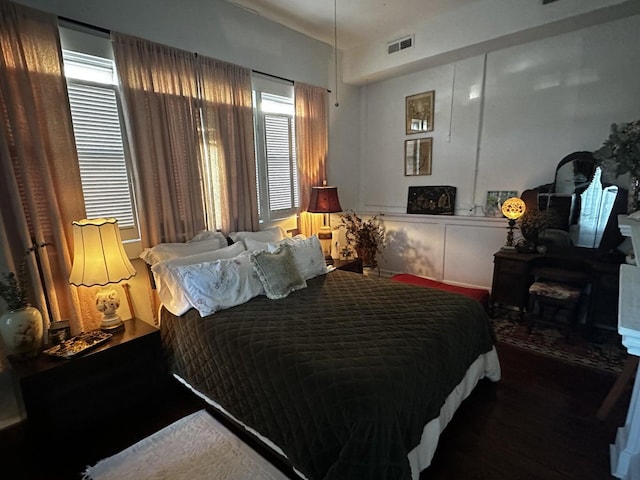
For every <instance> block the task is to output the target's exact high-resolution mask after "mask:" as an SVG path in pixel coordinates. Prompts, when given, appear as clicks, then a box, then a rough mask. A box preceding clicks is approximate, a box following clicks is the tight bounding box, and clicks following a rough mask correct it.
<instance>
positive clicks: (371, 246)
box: [340, 210, 385, 268]
mask: <svg viewBox="0 0 640 480" xmlns="http://www.w3.org/2000/svg"><path fill="white" fill-rule="evenodd" d="M340 219H341V222H340V227H344V228H345V237H346V239H347V243H348V244H349V246H352V247H353V249H354V250H355V251H356V253H357V255H358V258H361V259H362V265H363V266H365V267H370V268H376V267H377V266H378V262H377V261H376V255H377V254H378V252H380V253H381V252H382V248H383V247H384V236H385V231H384V226H382V225H381V223H380V221H379V220H378V216H377V215H375V216H373V217H370V218H369V219H367V220H363V219H362V218H361V217H359V216H358V215H357V214H356V213H355V212H354V211H353V210H347V211H346V212H345V213H343V214H341V215H340Z"/></svg>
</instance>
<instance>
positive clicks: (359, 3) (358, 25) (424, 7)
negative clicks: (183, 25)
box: [227, 0, 481, 50]
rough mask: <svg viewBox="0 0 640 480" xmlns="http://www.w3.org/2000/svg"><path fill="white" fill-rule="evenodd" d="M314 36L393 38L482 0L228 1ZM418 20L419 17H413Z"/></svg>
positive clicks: (349, 40) (341, 42) (346, 43)
mask: <svg viewBox="0 0 640 480" xmlns="http://www.w3.org/2000/svg"><path fill="white" fill-rule="evenodd" d="M227 1H228V2H229V3H231V4H233V5H236V6H238V7H241V8H244V9H247V10H249V11H251V12H253V13H256V14H258V15H261V16H263V17H265V18H267V19H269V20H272V21H274V22H277V23H280V24H282V25H285V26H287V27H289V28H291V29H292V30H296V31H298V32H301V33H304V34H305V35H308V36H310V37H312V38H315V39H317V40H320V41H322V42H325V43H328V44H329V45H333V44H334V2H335V4H336V7H337V15H336V17H335V18H336V19H337V37H338V47H339V48H340V49H341V50H348V49H350V48H352V47H356V46H359V45H362V44H365V43H368V42H371V41H372V40H375V39H377V40H380V39H383V40H385V42H388V41H393V40H396V39H397V38H399V37H400V36H403V35H406V34H410V33H412V31H413V29H412V27H413V25H414V24H417V23H419V22H422V21H424V20H425V17H426V16H432V17H433V16H440V15H444V14H446V13H448V12H451V11H453V10H455V9H457V8H460V7H462V6H465V5H470V4H473V3H476V2H478V1H481V0H341V1H338V0H227ZM412 19H415V20H412Z"/></svg>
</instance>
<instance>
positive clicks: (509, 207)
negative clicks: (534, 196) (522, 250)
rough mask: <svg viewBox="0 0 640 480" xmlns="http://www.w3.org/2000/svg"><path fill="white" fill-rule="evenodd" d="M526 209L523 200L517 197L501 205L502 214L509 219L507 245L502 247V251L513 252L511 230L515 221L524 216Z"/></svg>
mask: <svg viewBox="0 0 640 480" xmlns="http://www.w3.org/2000/svg"><path fill="white" fill-rule="evenodd" d="M526 209H527V206H526V204H525V203H524V200H522V199H521V198H518V197H511V198H509V199H507V200H505V201H504V203H503V204H502V208H501V211H502V214H503V215H504V216H505V217H507V218H508V219H509V227H507V228H508V229H509V231H508V232H507V243H506V244H505V245H504V246H503V247H502V251H515V249H516V247H515V245H514V244H513V229H514V228H515V226H516V220H517V219H519V218H520V217H521V216H522V215H524V212H525V210H526Z"/></svg>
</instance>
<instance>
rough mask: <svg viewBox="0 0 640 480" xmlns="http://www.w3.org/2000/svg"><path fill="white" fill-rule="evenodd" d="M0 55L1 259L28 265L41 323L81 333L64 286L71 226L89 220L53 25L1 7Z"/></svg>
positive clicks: (40, 16) (70, 291) (73, 293)
mask: <svg viewBox="0 0 640 480" xmlns="http://www.w3.org/2000/svg"><path fill="white" fill-rule="evenodd" d="M0 47H1V49H0V50H1V53H0V107H1V109H2V117H3V118H2V120H3V122H2V129H3V131H2V135H0V188H1V191H2V200H1V201H0V209H1V215H0V217H1V218H2V220H3V227H4V229H5V235H3V236H1V237H0V242H2V244H1V245H0V247H2V248H0V250H1V251H2V253H1V254H2V255H4V256H5V258H4V259H3V260H4V264H5V265H7V266H8V267H9V268H11V269H12V270H13V271H14V272H15V271H16V269H17V268H19V267H20V265H21V263H22V261H23V260H25V261H26V269H27V271H28V283H29V285H30V286H31V288H32V290H33V297H34V298H33V299H32V301H33V302H34V303H35V305H34V306H36V307H37V308H38V309H39V310H40V311H41V313H42V314H43V316H44V318H45V319H46V320H48V321H53V320H61V319H68V320H69V321H70V324H71V329H72V332H73V333H78V332H80V331H82V330H84V329H85V326H84V323H83V319H82V317H81V315H80V303H81V301H82V298H79V297H78V293H79V291H78V290H76V289H75V288H72V287H70V285H69V281H68V279H69V272H70V269H71V256H72V253H71V251H72V246H73V235H72V230H71V222H72V221H73V220H78V219H81V218H84V217H85V215H86V212H85V210H84V201H83V196H82V184H81V182H80V170H79V167H78V160H77V155H76V149H75V142H74V137H73V127H72V124H71V113H70V110H69V103H68V100H67V94H66V82H65V79H64V76H63V75H62V55H61V50H60V42H59V37H58V28H57V19H56V18H55V17H54V16H52V15H49V14H45V13H43V12H39V11H37V10H33V9H30V8H27V7H23V6H19V5H16V4H13V3H10V2H6V1H0ZM28 250H30V252H31V253H29V254H28V255H25V254H26V252H27V251H28ZM36 255H37V256H36ZM82 296H83V295H82V294H81V297H82ZM85 298H86V297H85ZM45 326H46V325H45Z"/></svg>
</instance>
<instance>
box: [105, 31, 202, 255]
mask: <svg viewBox="0 0 640 480" xmlns="http://www.w3.org/2000/svg"><path fill="white" fill-rule="evenodd" d="M112 40H113V49H114V56H115V62H116V68H117V71H118V75H119V77H120V85H121V88H122V91H123V96H124V102H125V105H126V111H127V119H128V131H129V133H130V135H131V146H132V154H133V157H134V164H135V167H134V172H135V181H136V186H137V188H136V193H137V198H136V201H137V207H138V213H139V217H140V235H141V239H142V244H143V246H144V247H149V246H153V245H156V244H158V243H161V242H184V241H187V240H190V239H191V238H192V237H193V236H194V235H195V234H197V233H198V232H199V231H201V230H203V229H204V228H205V211H204V202H203V192H202V181H201V171H200V140H199V128H198V124H199V120H200V117H199V114H198V84H197V78H196V63H195V60H196V56H195V54H193V53H189V52H185V51H182V50H178V49H175V48H171V47H167V46H164V45H160V44H156V43H153V42H148V41H146V40H143V39H139V38H134V37H130V36H127V35H123V34H118V33H113V34H112Z"/></svg>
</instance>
